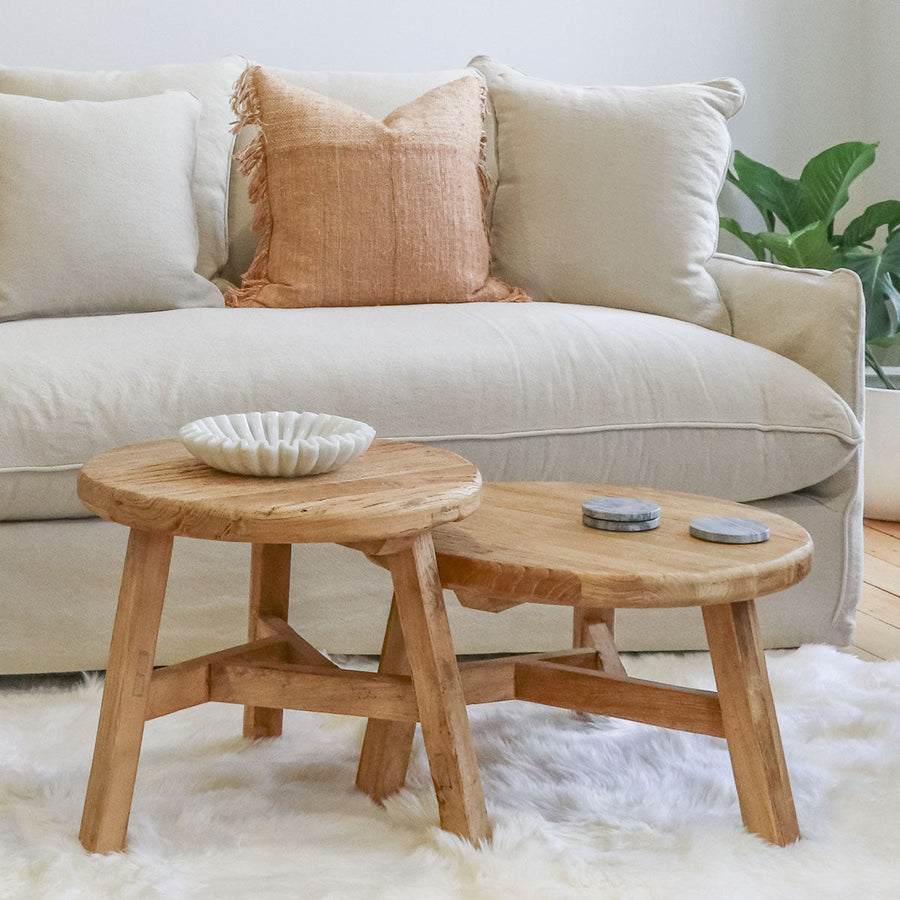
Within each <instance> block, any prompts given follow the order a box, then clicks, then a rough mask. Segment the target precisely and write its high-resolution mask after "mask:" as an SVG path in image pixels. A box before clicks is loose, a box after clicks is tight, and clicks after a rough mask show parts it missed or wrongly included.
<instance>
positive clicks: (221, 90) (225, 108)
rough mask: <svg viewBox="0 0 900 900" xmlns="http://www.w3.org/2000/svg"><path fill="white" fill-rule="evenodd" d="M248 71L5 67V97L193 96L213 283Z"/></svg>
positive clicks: (195, 183)
mask: <svg viewBox="0 0 900 900" xmlns="http://www.w3.org/2000/svg"><path fill="white" fill-rule="evenodd" d="M245 65H246V60H245V59H244V58H243V57H242V56H237V55H233V56H226V57H224V58H222V59H219V60H215V61H213V62H205V63H188V64H179V65H164V66H153V67H151V68H147V69H140V70H136V71H133V72H68V71H63V70H58V69H45V68H37V67H27V66H23V67H0V93H2V94H22V95H25V96H29V97H42V98H43V99H45V100H123V99H127V98H131V97H147V96H150V95H152V94H160V93H162V92H163V91H169V90H182V91H190V92H191V93H192V94H193V95H194V96H195V97H197V98H198V99H199V100H200V103H201V107H202V109H201V114H200V121H199V124H198V128H197V147H198V152H197V161H196V166H195V168H194V173H193V179H192V189H193V193H194V202H195V204H196V207H197V219H198V227H199V237H200V247H199V252H198V256H197V262H196V266H197V271H198V272H199V273H200V274H201V275H203V276H204V277H205V278H212V277H213V276H214V275H216V273H218V271H219V270H220V269H221V268H222V266H224V265H225V261H226V259H227V257H228V246H227V244H228V241H227V230H226V229H227V225H226V218H227V217H226V205H227V201H228V172H229V168H230V165H231V148H232V146H233V144H234V136H233V135H232V134H231V132H230V125H229V123H230V122H231V119H232V113H231V107H230V104H229V99H230V94H231V89H232V87H233V85H234V83H235V81H236V80H237V77H238V76H239V75H240V74H241V72H242V71H243V69H244V67H245Z"/></svg>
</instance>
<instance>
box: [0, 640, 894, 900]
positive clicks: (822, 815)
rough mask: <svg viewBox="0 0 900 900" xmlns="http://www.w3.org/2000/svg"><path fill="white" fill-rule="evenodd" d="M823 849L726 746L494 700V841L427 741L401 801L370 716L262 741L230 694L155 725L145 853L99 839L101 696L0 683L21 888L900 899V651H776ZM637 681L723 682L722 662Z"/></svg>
mask: <svg viewBox="0 0 900 900" xmlns="http://www.w3.org/2000/svg"><path fill="white" fill-rule="evenodd" d="M768 658H769V670H770V675H771V679H772V683H773V690H774V694H775V700H776V704H777V705H778V711H779V720H780V723H781V729H782V735H783V738H784V743H785V752H786V756H787V762H788V768H789V770H790V774H791V779H792V783H793V788H794V796H795V800H796V803H797V810H798V815H799V819H800V827H801V830H802V832H803V840H801V841H800V842H799V843H797V844H794V845H793V846H791V847H788V848H785V849H782V848H777V847H772V846H769V845H767V844H765V843H764V842H763V841H762V840H760V839H759V838H757V837H755V836H753V835H750V834H748V833H747V832H745V831H744V830H743V829H742V826H741V822H740V814H739V811H738V807H737V799H736V795H735V792H734V786H733V782H732V777H731V769H730V764H729V760H728V755H727V750H726V748H725V743H724V741H721V740H716V739H713V738H707V737H703V736H696V735H688V734H682V733H678V732H672V731H665V730H662V729H657V728H653V727H651V726H647V725H638V724H633V723H628V722H623V721H617V720H608V719H602V718H599V717H591V718H579V717H577V716H576V715H575V714H571V713H567V712H564V711H559V710H553V709H549V708H544V707H539V706H534V705H531V704H525V703H515V702H510V703H498V704H493V705H491V706H483V707H476V708H473V709H472V710H471V718H472V727H473V731H474V736H475V744H476V749H477V752H478V758H479V761H480V764H481V772H482V778H483V781H484V788H485V794H486V796H487V802H488V811H489V813H490V816H491V818H492V821H493V823H494V841H493V844H492V846H491V847H489V848H487V849H485V850H480V851H478V850H474V849H473V848H472V847H471V846H469V845H468V844H466V843H464V842H462V841H460V840H458V839H457V838H454V837H453V836H451V835H448V834H446V833H445V832H442V831H440V830H439V829H438V828H437V827H436V822H437V804H436V802H435V799H434V794H433V792H432V789H431V784H430V781H429V778H428V773H427V768H426V766H425V756H424V752H423V748H422V746H421V743H419V742H418V739H417V744H416V749H415V757H414V762H413V765H412V768H411V772H410V778H409V782H408V786H407V788H406V789H405V790H403V791H402V792H400V794H398V795H397V796H396V797H394V798H392V799H391V800H390V801H389V802H388V803H387V804H386V806H385V807H384V808H382V807H378V806H376V805H374V804H373V803H371V802H370V801H369V799H368V798H367V797H365V796H364V795H362V794H360V793H358V792H357V791H356V790H355V788H354V786H353V782H354V775H355V762H356V755H357V753H358V749H359V744H360V740H361V736H362V726H363V723H362V720H358V719H353V718H346V717H341V716H324V715H316V714H312V713H297V712H293V713H292V712H289V713H286V715H285V736H284V738H282V739H281V740H275V741H268V742H259V743H252V742H248V741H245V740H243V738H241V737H240V727H241V711H240V709H239V708H236V707H229V706H224V705H220V704H207V705H205V706H203V707H197V708H195V709H192V710H185V711H183V712H180V713H176V714H174V715H172V716H168V717H166V718H164V719H159V720H156V721H153V722H150V723H148V725H147V728H146V731H145V737H144V748H143V754H142V758H141V767H140V771H139V774H138V782H137V788H136V793H135V801H134V806H133V809H132V815H131V826H130V831H129V840H130V847H129V850H128V852H127V853H124V854H113V855H111V856H99V855H91V854H88V853H86V852H85V851H83V850H82V848H81V846H80V845H79V843H78V841H77V832H78V825H79V819H80V816H81V804H82V801H83V795H84V789H85V784H86V781H87V773H88V769H89V765H90V756H91V752H92V749H93V739H94V731H95V728H96V722H97V715H98V711H99V703H100V686H99V684H96V683H91V684H87V685H86V686H84V687H79V688H77V689H75V690H71V691H63V690H56V691H46V692H42V693H35V692H31V693H23V692H18V693H15V692H6V693H3V694H0V897H2V898H3V900H7V898H28V900H31V898H47V900H50V898H53V900H58V898H64V900H69V898H90V900H98V898H99V900H103V898H115V900H119V898H178V900H182V898H217V900H218V898H241V900H242V898H260V897H265V898H341V900H344V898H351V900H355V898H384V900H406V898H409V900H429V898H484V900H495V898H506V897H511V898H535V900H537V898H540V900H557V898H558V900H563V898H576V897H577V898H581V897H586V898H603V900H606V898H627V900H643V898H666V900H670V898H691V900H697V898H725V900H735V898H736V900H753V898H760V900H778V898H791V900H796V898H817V900H818V898H841V900H856V898H865V900H877V898H885V900H887V898H897V897H900V662H895V663H868V662H861V661H859V660H857V659H856V658H854V657H852V656H849V655H844V654H841V653H838V652H837V651H835V650H832V649H830V648H827V647H820V646H810V647H804V648H801V649H800V650H798V651H795V652H789V653H774V654H770V655H769V657H768ZM627 666H628V668H629V672H630V674H632V675H635V676H638V677H644V678H652V679H660V680H670V681H672V682H679V683H682V684H687V685H691V686H698V687H709V688H711V687H713V681H712V674H711V669H710V667H709V661H708V658H707V657H706V656H705V655H704V654H689V655H686V656H679V655H668V654H667V655H655V656H653V655H645V656H638V657H632V658H630V659H629V660H628V661H627Z"/></svg>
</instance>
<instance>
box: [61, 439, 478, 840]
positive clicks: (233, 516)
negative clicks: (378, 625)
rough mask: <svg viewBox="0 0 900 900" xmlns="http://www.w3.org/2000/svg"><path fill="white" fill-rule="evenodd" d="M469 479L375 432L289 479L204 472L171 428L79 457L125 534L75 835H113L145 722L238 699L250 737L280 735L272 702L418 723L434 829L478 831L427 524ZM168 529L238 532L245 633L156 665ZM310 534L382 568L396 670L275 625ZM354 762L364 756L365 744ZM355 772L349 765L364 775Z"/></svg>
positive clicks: (446, 461)
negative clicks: (358, 666)
mask: <svg viewBox="0 0 900 900" xmlns="http://www.w3.org/2000/svg"><path fill="white" fill-rule="evenodd" d="M480 485H481V476H480V475H479V473H478V470H477V469H476V468H475V466H473V465H471V464H470V463H468V462H466V461H465V460H464V459H462V458H461V457H459V456H456V455H455V454H452V453H449V452H447V451H444V450H440V449H437V448H432V447H423V446H418V445H414V444H405V443H399V442H387V441H376V442H375V443H373V445H372V446H371V448H370V449H369V450H368V451H367V452H366V453H364V454H363V455H362V456H361V457H359V458H358V459H356V460H353V461H352V462H350V463H347V464H346V465H345V466H344V467H342V468H340V469H338V470H337V471H335V472H331V473H328V474H323V475H317V476H312V477H309V478H303V479H281V478H248V477H245V476H241V475H231V474H228V473H225V472H217V471H216V470H214V469H211V468H209V467H208V466H206V465H204V464H203V463H201V462H199V461H197V460H196V459H194V458H193V457H192V456H190V455H189V454H188V452H187V451H186V450H185V449H184V447H183V446H182V445H181V444H180V443H179V442H177V441H160V442H156V443H150V444H141V445H136V446H131V447H122V448H119V449H117V450H112V451H110V452H108V453H103V454H101V455H100V456H97V457H94V458H93V459H91V460H89V461H88V462H87V463H86V464H85V465H84V468H83V469H82V471H81V474H80V477H79V481H78V493H79V496H80V498H81V500H82V502H83V503H84V505H85V506H86V507H87V508H88V509H89V510H90V511H92V512H94V513H96V514H97V515H100V516H102V517H104V518H106V519H111V520H112V521H114V522H119V523H121V524H122V525H127V526H128V527H129V528H130V529H131V533H130V537H129V541H128V550H127V553H126V557H125V566H124V571H123V574H122V585H121V590H120V593H119V602H118V607H117V610H116V618H115V624H114V626H113V635H112V642H111V646H110V656H109V666H108V670H107V676H106V684H105V687H104V691H103V703H102V707H101V711H100V724H99V728H98V731H97V742H96V746H95V750H94V759H93V765H92V768H91V775H90V780H89V783H88V789H87V796H86V799H85V806H84V816H83V818H82V825H81V834H80V837H81V842H82V844H84V846H85V847H86V848H87V849H88V850H92V851H99V852H109V851H113V850H121V849H123V848H124V846H125V840H126V830H127V826H128V817H129V813H130V810H131V801H132V795H133V792H134V782H135V776H136V773H137V766H138V757H139V754H140V747H141V740H142V736H143V730H144V722H145V721H146V720H148V719H152V718H155V717H157V716H163V715H166V714H168V713H171V712H175V711H176V710H179V709H185V708H187V707H190V706H195V705H197V704H199V703H204V702H206V701H210V700H215V701H224V702H228V703H239V704H243V705H244V706H245V715H244V733H245V734H246V735H248V736H251V737H263V736H275V735H278V734H280V733H281V718H282V709H285V708H288V709H306V710H315V711H328V712H337V713H348V714H354V715H364V716H370V717H377V718H379V719H388V720H398V721H400V722H401V723H402V725H403V728H405V729H406V730H407V732H409V733H410V737H411V731H412V729H414V728H415V723H416V722H417V721H420V722H421V724H422V732H423V737H424V739H425V744H426V749H427V752H428V757H429V762H430V766H431V774H432V778H433V781H434V785H435V789H436V791H437V797H438V804H439V809H440V819H441V825H442V827H444V828H446V829H448V830H450V831H454V832H456V833H457V834H460V835H462V836H464V837H467V838H469V839H470V840H472V841H473V842H475V843H479V842H482V841H486V840H488V839H489V837H490V826H489V824H488V820H487V814H486V812H485V805H484V796H483V794H482V790H481V782H480V780H479V777H478V767H477V763H476V759H475V752H474V750H473V747H472V739H471V734H470V731H469V726H468V719H467V716H466V709H465V703H464V700H463V688H462V684H461V679H460V675H459V671H458V669H457V665H456V657H455V656H454V652H453V646H452V642H451V638H450V630H449V627H448V625H447V618H446V612H445V609H444V602H443V593H442V591H441V586H440V583H439V580H438V574H437V567H436V564H435V557H434V549H433V546H432V543H431V536H430V532H431V529H432V528H433V527H434V526H435V525H440V524H442V523H446V522H452V521H454V520H456V519H460V518H462V517H463V516H466V515H468V514H470V513H471V512H473V511H474V510H475V509H476V508H477V506H478V503H479V489H480ZM176 536H186V537H194V538H205V539H207V540H217V541H243V542H247V543H250V544H251V545H252V552H251V561H250V628H249V632H250V633H249V642H248V643H245V644H241V645H240V646H237V647H232V648H231V649H228V650H223V651H220V652H217V653H212V654H209V655H208V656H203V657H199V658H196V659H192V660H189V661H187V662H182V663H179V664H177V665H173V666H168V667H165V668H161V669H158V670H156V671H154V669H153V657H154V653H155V649H156V638H157V632H158V630H159V622H160V616H161V613H162V608H163V598H164V596H165V590H166V579H167V576H168V569H169V560H170V557H171V552H172V544H173V539H174V538H175V537H176ZM324 541H328V542H335V543H340V544H345V545H347V546H349V547H354V548H357V549H359V550H361V551H363V552H365V553H366V554H367V555H369V556H370V557H372V558H373V559H377V560H378V561H379V562H380V563H381V564H382V565H384V566H386V567H387V568H388V569H389V570H390V572H391V574H392V576H393V583H394V599H393V603H392V606H391V622H392V628H391V635H392V640H394V641H396V640H397V635H399V634H401V633H402V635H403V637H404V638H405V641H404V643H405V653H404V654H403V660H402V663H401V661H400V660H399V659H398V655H399V654H398V651H397V649H396V646H394V645H392V646H393V647H394V649H393V650H391V648H390V647H389V648H388V649H389V652H388V654H387V655H386V658H387V659H388V660H390V661H391V662H392V665H393V667H394V668H395V669H397V670H401V669H403V670H404V675H403V676H400V677H398V676H394V675H386V674H376V673H374V672H354V671H347V670H343V669H340V668H338V667H337V666H336V665H334V663H332V662H331V661H330V660H329V659H327V658H326V657H324V656H323V655H322V654H320V653H319V652H318V651H317V650H316V649H314V648H313V647H312V646H310V645H309V644H308V643H307V642H306V641H304V640H303V638H301V637H300V636H299V635H297V634H296V632H294V631H293V630H292V629H291V628H290V627H289V626H288V624H287V621H286V620H287V615H288V592H289V585H290V560H291V544H293V543H301V542H324ZM407 666H408V669H407V668H406V667H407ZM406 672H409V673H411V677H410V675H408V674H406ZM405 733H406V732H405ZM366 761H367V766H368V767H371V766H372V765H373V764H376V763H377V759H376V758H375V757H374V756H373V755H372V753H369V754H367V757H366ZM368 771H369V769H368V768H365V769H361V773H360V783H361V784H363V785H364V786H365V785H366V784H367V783H368V781H369V779H370V778H371V776H370V775H368V774H367V772H368ZM404 772H405V763H404Z"/></svg>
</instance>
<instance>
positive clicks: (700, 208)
mask: <svg viewBox="0 0 900 900" xmlns="http://www.w3.org/2000/svg"><path fill="white" fill-rule="evenodd" d="M470 65H472V66H474V67H475V68H477V69H479V70H480V71H481V72H483V73H484V75H485V77H486V79H487V84H488V88H489V91H490V98H491V105H492V106H493V111H494V117H495V122H496V126H495V127H496V144H497V155H498V160H499V172H500V176H499V183H498V184H497V189H496V195H495V198H494V207H493V216H492V224H491V241H492V249H493V255H494V273H495V275H496V276H497V277H498V278H501V279H503V280H504V281H507V282H508V283H510V284H515V285H519V286H520V287H521V288H522V289H523V290H524V291H526V292H527V293H528V294H529V296H531V297H532V298H533V299H535V300H557V301H561V302H568V303H591V304H599V305H603V306H614V307H618V308H620V309H634V310H639V311H641V312H649V313H655V314H657V315H666V316H673V317H675V318H678V319H684V320H685V321H688V322H694V323H696V324H698V325H704V326H706V327H707V328H714V329H716V330H718V331H725V332H728V331H730V328H731V326H730V322H729V319H728V313H727V311H726V309H725V307H724V306H723V304H722V301H721V299H720V298H719V295H718V292H717V290H716V285H715V282H714V281H713V279H712V278H711V277H710V276H709V274H708V273H707V272H706V270H705V269H704V264H705V263H706V262H707V261H708V260H709V258H710V257H711V256H712V254H713V252H714V250H715V248H716V241H717V238H718V229H719V218H718V210H717V208H716V200H717V198H718V194H719V191H720V189H721V187H722V184H723V182H724V178H725V171H726V169H727V167H728V163H729V160H730V156H731V140H730V138H729V135H728V129H727V127H726V119H728V118H729V117H730V116H732V115H734V114H735V113H736V112H737V111H738V110H739V109H740V107H741V105H742V103H743V99H744V90H743V87H742V86H741V85H740V83H738V82H737V81H735V80H733V79H727V78H726V79H720V80H719V81H714V82H709V83H707V84H677V85H663V86H659V87H603V86H592V87H577V86H574V85H563V84H556V83H554V82H550V81H544V80H542V79H539V78H530V77H528V76H526V75H523V74H522V73H520V72H517V71H516V70H515V69H511V68H510V67H509V66H505V65H503V64H502V63H498V62H497V61H496V60H493V59H490V58H489V57H485V56H478V57H475V59H473V60H472V62H471V63H470Z"/></svg>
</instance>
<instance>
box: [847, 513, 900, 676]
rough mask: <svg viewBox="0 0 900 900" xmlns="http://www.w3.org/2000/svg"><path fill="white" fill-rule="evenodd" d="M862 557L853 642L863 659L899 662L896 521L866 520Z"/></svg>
mask: <svg viewBox="0 0 900 900" xmlns="http://www.w3.org/2000/svg"><path fill="white" fill-rule="evenodd" d="M865 546H866V558H865V563H864V569H863V571H864V576H863V577H864V579H865V584H864V586H863V595H862V600H861V601H860V604H859V609H858V611H857V617H856V639H855V641H854V644H853V647H850V648H848V649H849V650H850V651H851V652H853V653H855V654H856V655H857V656H861V657H863V658H864V659H900V522H878V521H875V520H874V519H866V527H865Z"/></svg>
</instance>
